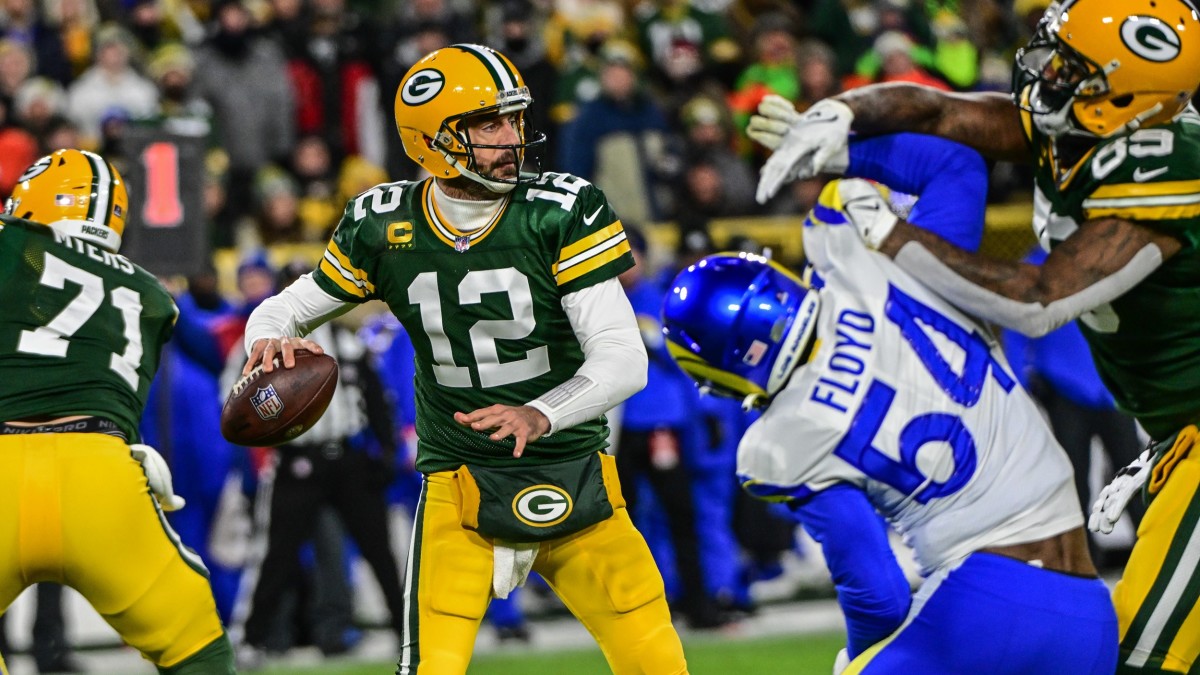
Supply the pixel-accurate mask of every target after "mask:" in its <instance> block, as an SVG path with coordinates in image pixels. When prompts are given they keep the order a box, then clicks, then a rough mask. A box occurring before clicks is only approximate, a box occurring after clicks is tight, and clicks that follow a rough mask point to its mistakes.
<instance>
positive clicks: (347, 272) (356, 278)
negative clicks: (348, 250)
mask: <svg viewBox="0 0 1200 675" xmlns="http://www.w3.org/2000/svg"><path fill="white" fill-rule="evenodd" d="M320 269H321V271H322V272H324V273H325V274H326V276H328V277H329V278H330V279H332V280H333V281H334V282H335V283H337V285H338V286H340V287H342V288H343V289H345V290H346V292H347V293H351V294H353V295H355V296H357V297H360V298H362V297H366V296H367V294H371V293H374V292H375V284H373V283H371V281H370V280H369V279H368V278H367V273H366V272H364V271H362V270H361V269H360V268H358V267H355V266H354V264H353V263H351V262H350V258H349V257H347V256H346V254H345V253H342V249H341V248H340V247H338V245H337V242H336V241H332V240H330V242H329V246H328V247H327V248H326V249H325V256H324V257H323V258H322V259H321V265H320Z"/></svg>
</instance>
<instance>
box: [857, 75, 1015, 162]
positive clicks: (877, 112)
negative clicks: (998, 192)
mask: <svg viewBox="0 0 1200 675" xmlns="http://www.w3.org/2000/svg"><path fill="white" fill-rule="evenodd" d="M834 98H835V99H836V100H838V101H841V102H842V103H844V104H845V105H846V106H847V107H848V108H849V109H850V111H851V112H852V113H853V115H854V118H853V119H854V121H853V124H852V125H851V129H852V130H853V131H856V132H858V133H860V134H880V133H887V132H894V131H914V132H917V133H923V134H931V135H934V136H941V137H942V138H946V139H949V140H952V141H957V142H959V143H962V144H963V145H966V146H969V147H972V148H975V149H976V150H978V151H979V152H980V153H981V154H983V155H984V156H985V157H989V158H992V159H1003V160H1009V161H1028V160H1029V159H1031V155H1030V151H1029V146H1028V145H1027V144H1026V142H1025V134H1024V131H1023V129H1022V127H1021V115H1020V110H1019V109H1018V108H1017V106H1015V105H1013V102H1012V98H1011V97H1010V96H1009V95H1007V94H1001V93H997V92H975V93H966V94H960V93H950V92H944V91H940V90H938V89H934V88H932V87H926V86H924V85H919V84H907V83H888V84H873V85H868V86H865V87H858V88H856V89H851V90H850V91H847V92H844V93H841V94H838V95H837V96H835V97H834Z"/></svg>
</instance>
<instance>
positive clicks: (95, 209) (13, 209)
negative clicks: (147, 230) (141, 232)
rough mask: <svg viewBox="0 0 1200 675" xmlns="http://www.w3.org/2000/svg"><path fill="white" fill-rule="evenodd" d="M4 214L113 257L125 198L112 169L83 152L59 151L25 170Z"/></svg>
mask: <svg viewBox="0 0 1200 675" xmlns="http://www.w3.org/2000/svg"><path fill="white" fill-rule="evenodd" d="M4 212H5V213H7V214H9V215H12V216H16V217H18V218H24V219H26V220H31V221H33V222H35V223H40V224H42V225H46V226H49V227H52V228H54V229H55V230H58V231H59V232H62V233H63V234H68V235H71V236H72V237H79V238H80V239H86V240H88V241H90V242H92V243H94V244H96V245H97V246H100V247H102V248H104V249H106V250H109V251H112V252H113V253H116V252H117V250H119V249H120V248H121V235H123V234H124V233H125V217H126V215H127V214H128V213H129V195H128V193H126V191H125V181H124V180H122V179H121V174H119V173H117V169H116V168H115V167H114V166H113V165H112V164H109V163H108V162H107V161H106V160H105V159H104V158H102V157H100V156H99V155H97V154H95V153H91V152H87V151H85V150H70V149H69V150H58V151H56V152H55V153H53V154H50V155H46V156H45V157H43V158H41V159H39V160H38V161H36V162H34V163H33V164H31V165H30V166H29V168H28V169H25V173H23V174H21V177H20V178H18V179H17V186H16V187H15V188H14V189H13V191H12V196H11V197H9V199H8V203H7V204H6V205H5V208H4Z"/></svg>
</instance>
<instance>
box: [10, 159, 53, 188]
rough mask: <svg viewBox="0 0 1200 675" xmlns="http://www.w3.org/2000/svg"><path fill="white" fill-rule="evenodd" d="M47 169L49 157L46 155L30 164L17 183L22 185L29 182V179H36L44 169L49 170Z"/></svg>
mask: <svg viewBox="0 0 1200 675" xmlns="http://www.w3.org/2000/svg"><path fill="white" fill-rule="evenodd" d="M49 168H50V155H46V156H45V157H43V158H41V159H39V160H38V161H36V162H34V163H33V164H30V165H29V168H28V169H25V173H23V174H21V177H20V178H18V179H17V182H18V183H24V182H25V181H27V180H29V179H30V178H36V177H38V176H40V175H42V173H43V172H45V171H46V169H49Z"/></svg>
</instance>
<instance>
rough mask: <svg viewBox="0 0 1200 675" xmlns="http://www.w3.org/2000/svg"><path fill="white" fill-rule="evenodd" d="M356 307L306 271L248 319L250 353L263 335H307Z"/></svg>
mask: <svg viewBox="0 0 1200 675" xmlns="http://www.w3.org/2000/svg"><path fill="white" fill-rule="evenodd" d="M353 308H354V303H351V302H343V301H341V300H338V299H337V298H335V297H333V296H332V295H330V294H328V293H326V292H325V291H324V290H323V289H322V288H321V287H320V286H318V285H317V282H316V281H313V278H312V274H311V273H309V274H305V275H304V276H302V277H300V278H299V279H297V280H296V281H294V282H292V284H291V285H290V286H288V287H287V288H285V289H283V290H282V291H280V292H279V294H278V295H275V296H272V297H270V298H267V299H266V300H264V301H263V303H262V304H261V305H259V306H258V307H257V308H255V310H254V311H253V312H252V313H251V314H250V319H249V320H247V321H246V337H245V342H244V345H245V348H246V353H247V354H249V353H250V350H251V348H252V347H253V346H254V343H255V342H256V341H258V340H261V339H263V338H273V337H294V336H300V337H303V336H305V335H308V334H309V333H311V332H312V330H313V329H314V328H316V327H317V326H320V325H321V324H323V323H325V322H326V321H329V320H330V319H333V318H335V317H338V316H341V315H342V314H345V313H346V312H348V311H350V310H351V309H353Z"/></svg>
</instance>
